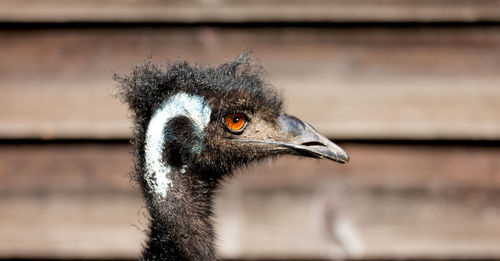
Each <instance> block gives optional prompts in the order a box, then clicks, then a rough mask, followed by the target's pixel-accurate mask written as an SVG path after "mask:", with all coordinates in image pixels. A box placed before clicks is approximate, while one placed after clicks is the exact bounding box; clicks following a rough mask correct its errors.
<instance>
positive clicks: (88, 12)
mask: <svg viewBox="0 0 500 261" xmlns="http://www.w3.org/2000/svg"><path fill="white" fill-rule="evenodd" d="M499 3H500V2H499V1H496V0H455V1H449V0H434V1H430V0H425V1H422V0H403V1H401V0H350V1H346V0H333V1H327V0H315V1H304V0H294V1H283V0H273V1H264V0H258V1H251V2H249V1H243V0H230V1H224V0H211V1H201V0H200V1H195V0H189V1H157V0H141V1H120V0H105V1H92V0H83V1H82V0H80V1H76V0H50V1H43V2H41V1H36V0H3V1H1V2H0V21H2V22H174V23H200V22H223V23H241V22H474V21H499V19H500V4H499Z"/></svg>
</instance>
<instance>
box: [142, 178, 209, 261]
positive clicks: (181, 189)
mask: <svg viewBox="0 0 500 261" xmlns="http://www.w3.org/2000/svg"><path fill="white" fill-rule="evenodd" d="M203 176H204V175H202V174H195V173H180V172H179V171H177V172H175V171H174V172H172V173H171V177H172V184H171V186H170V188H169V190H168V191H167V193H166V195H165V196H162V195H159V194H157V193H155V191H154V190H151V189H147V188H146V191H145V195H146V200H147V207H148V211H149V214H150V216H151V223H150V235H149V239H148V242H147V243H146V246H145V249H144V250H143V256H142V259H143V260H200V261H201V260H205V261H213V260H217V259H216V257H215V250H214V242H213V241H214V232H213V227H212V222H211V216H212V198H213V194H214V190H215V187H216V183H215V182H213V181H211V179H205V178H203Z"/></svg>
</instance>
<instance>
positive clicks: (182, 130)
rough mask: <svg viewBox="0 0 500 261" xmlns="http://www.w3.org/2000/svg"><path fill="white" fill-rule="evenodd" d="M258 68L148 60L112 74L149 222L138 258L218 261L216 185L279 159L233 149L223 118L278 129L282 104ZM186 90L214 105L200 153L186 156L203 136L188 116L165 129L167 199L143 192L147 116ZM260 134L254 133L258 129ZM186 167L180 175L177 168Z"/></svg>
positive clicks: (238, 62)
mask: <svg viewBox="0 0 500 261" xmlns="http://www.w3.org/2000/svg"><path fill="white" fill-rule="evenodd" d="M262 72H263V70H262V68H261V66H259V65H257V64H256V63H255V62H254V61H253V60H252V59H251V57H250V56H249V55H247V54H244V55H241V56H239V57H237V58H236V59H234V60H233V61H230V62H227V63H223V64H221V65H220V66H218V67H215V68H213V67H201V66H192V65H189V64H188V63H186V62H176V63H173V64H170V65H167V66H165V67H160V66H157V65H154V64H152V63H151V62H146V63H145V64H143V65H140V66H137V67H136V68H135V69H134V70H133V72H132V74H131V75H130V76H116V77H115V79H116V80H117V81H118V82H119V83H120V85H121V87H120V90H121V97H122V98H123V100H124V101H125V102H126V103H127V104H128V105H129V106H130V109H131V111H132V112H133V118H134V124H135V127H134V131H133V132H134V138H133V140H132V143H133V145H134V148H135V153H134V154H135V160H136V161H135V173H134V178H135V180H136V181H137V182H138V183H139V184H140V186H141V189H142V193H143V196H144V198H145V200H146V205H147V209H148V211H149V214H150V217H151V221H150V228H149V235H148V236H149V237H148V240H147V242H146V243H145V248H144V250H143V252H142V256H141V259H142V260H204V261H210V260H216V257H215V252H214V246H213V244H214V243H213V242H214V232H213V228H212V223H211V220H210V218H211V216H212V198H213V193H214V190H215V189H216V188H217V185H218V182H219V181H220V180H221V178H223V177H224V176H225V175H227V174H229V173H230V172H231V171H232V170H233V169H234V168H237V167H239V166H241V165H243V164H246V163H249V162H251V161H254V160H256V159H260V158H264V157H268V156H270V155H276V154H278V153H277V152H273V151H271V150H268V149H266V148H265V147H263V146H258V147H255V146H252V145H249V144H242V143H236V142H234V141H233V139H234V138H235V137H236V134H234V133H231V132H229V131H227V129H226V128H225V126H224V121H223V118H224V116H225V115H227V114H229V113H236V112H238V113H239V112H243V113H245V114H246V115H250V117H249V119H248V120H249V123H251V122H252V121H254V122H255V123H258V122H264V123H265V124H267V125H268V126H278V120H277V116H279V115H280V114H282V99H281V97H280V95H279V94H278V93H277V92H276V90H275V89H273V88H272V87H270V86H268V85H267V84H266V82H265V81H264V80H263V78H262ZM181 91H182V92H186V93H188V94H194V95H199V96H202V97H203V98H204V99H205V101H206V102H207V103H208V104H209V105H210V107H211V118H210V122H209V124H208V126H207V127H206V128H205V130H204V132H205V133H204V135H203V140H202V142H203V144H204V147H203V151H202V152H201V153H199V154H196V153H192V151H191V150H190V148H191V147H193V146H194V144H195V143H196V142H198V141H199V139H200V136H199V135H196V134H195V133H194V126H193V123H192V122H191V120H190V119H189V118H187V117H185V116H180V117H176V118H174V119H172V120H171V121H170V122H169V123H168V124H167V126H166V128H165V130H164V131H165V135H166V141H165V142H166V146H165V148H167V149H165V151H164V161H165V162H166V163H167V164H169V165H170V166H171V167H172V169H173V172H172V174H171V175H172V177H171V179H172V184H173V185H172V187H171V188H170V190H169V191H168V193H167V196H166V197H165V198H160V197H158V195H155V194H154V193H153V192H152V191H150V189H149V188H148V184H147V182H146V180H145V178H144V174H145V171H146V170H145V155H144V154H145V152H144V145H145V134H146V130H147V126H148V123H149V121H150V119H151V117H152V114H153V113H154V112H155V111H156V110H157V109H158V108H159V106H160V105H161V104H162V103H163V102H164V101H165V100H167V99H168V98H169V97H171V96H172V95H174V94H176V93H179V92H181ZM257 132H258V130H257ZM183 165H186V170H185V173H181V171H180V169H181V168H182V166H183Z"/></svg>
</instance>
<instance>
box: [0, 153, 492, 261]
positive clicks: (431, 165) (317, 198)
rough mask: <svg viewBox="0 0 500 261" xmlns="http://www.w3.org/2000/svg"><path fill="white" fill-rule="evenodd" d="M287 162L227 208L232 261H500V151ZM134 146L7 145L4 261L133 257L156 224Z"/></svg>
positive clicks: (245, 185)
mask: <svg viewBox="0 0 500 261" xmlns="http://www.w3.org/2000/svg"><path fill="white" fill-rule="evenodd" d="M341 145H342V146H343V147H344V148H345V149H346V150H347V151H348V152H349V153H350V155H351V158H352V161H351V162H350V163H349V164H346V165H338V164H334V163H331V162H325V161H318V160H308V159H303V160H298V161H297V160H296V158H289V157H286V158H282V159H279V160H278V161H276V162H274V163H271V162H266V163H264V164H258V165H257V166H254V167H252V168H249V169H247V170H244V171H241V172H242V173H238V175H236V177H235V178H234V179H232V180H231V181H229V182H228V183H227V184H225V186H224V188H223V189H222V191H221V192H220V194H219V197H218V199H217V211H216V213H217V231H218V234H219V240H220V242H219V244H218V245H219V254H220V256H221V257H223V258H235V259H238V258H247V259H248V258H255V259H284V260H289V259H290V258H316V259H332V258H343V257H348V258H367V259H376V258H437V259H450V258H462V259H468V258H498V257H500V250H499V249H498V244H500V241H499V240H500V223H499V220H500V208H499V206H500V204H499V203H500V202H499V201H498V200H499V199H500V197H499V193H500V192H499V191H500V190H499V189H500V172H499V170H500V162H499V161H498V158H499V157H500V149H498V148H495V147H478V146H423V145H413V146H405V145H368V144H365V145H363V144H341ZM129 150H130V148H129V146H128V145H126V144H107V145H105V144H53V145H23V146H19V145H16V144H10V145H9V144H7V145H5V144H4V145H1V146H0V194H1V197H0V208H1V209H2V211H1V212H0V242H2V244H0V257H2V258H12V257H16V258H22V257H37V258H40V257H46V258H98V259H110V258H126V259H129V258H130V259H134V258H136V257H137V253H138V251H139V249H140V244H141V241H142V240H143V233H142V232H141V231H142V230H143V229H144V228H145V227H146V225H145V224H146V219H145V213H144V209H143V208H142V207H141V206H142V203H141V200H140V196H139V195H138V193H137V192H136V191H135V190H134V189H133V185H132V184H130V178H129V177H128V176H127V175H126V173H127V172H128V171H129V169H130V162H131V157H130V155H129Z"/></svg>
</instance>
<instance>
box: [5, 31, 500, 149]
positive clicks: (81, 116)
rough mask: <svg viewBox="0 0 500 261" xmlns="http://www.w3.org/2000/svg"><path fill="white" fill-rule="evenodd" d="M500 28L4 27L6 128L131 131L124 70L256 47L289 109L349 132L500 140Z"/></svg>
mask: <svg viewBox="0 0 500 261" xmlns="http://www.w3.org/2000/svg"><path fill="white" fill-rule="evenodd" d="M499 46H500V28H499V27H496V26H491V27H473V26H469V27H388V28H386V27H344V28H343V27H321V28H313V27H244V28H237V27H235V28H231V27H153V28H149V27H138V28H137V27H136V28H87V29H86V28H81V29H40V30H4V31H0V57H2V60H1V61H0V76H1V77H0V89H1V92H2V95H0V122H1V124H0V138H4V139H5V138H7V139H10V138H16V139H23V138H35V139H39V138H44V139H53V138H69V139H78V138H91V139H94V138H98V139H99V138H103V139H105V138H119V139H122V138H127V137H128V135H129V126H130V120H129V119H128V118H127V111H126V108H125V106H123V105H122V104H120V102H119V101H118V99H116V98H115V97H113V93H115V92H116V90H115V87H116V84H115V83H114V82H113V81H112V76H113V73H114V72H118V73H128V72H129V71H130V68H131V66H132V64H134V63H138V62H142V61H144V59H146V57H148V56H151V55H152V56H153V61H154V62H157V63H166V62H167V61H173V60H176V59H186V60H188V61H191V62H198V63H201V64H207V63H211V64H218V63H220V62H222V61H223V60H224V58H230V57H234V56H236V55H238V54H239V53H241V52H242V50H252V51H253V52H254V55H255V56H256V57H258V58H259V60H260V61H261V62H262V64H263V65H264V66H265V68H266V69H267V71H268V76H269V79H270V82H271V83H273V84H274V85H275V86H277V87H278V88H280V89H283V90H284V92H285V95H286V97H287V98H286V103H287V105H288V111H289V112H290V113H291V114H295V115H297V116H299V117H300V118H302V119H304V120H306V121H308V122H310V123H311V124H312V125H314V126H315V127H317V128H318V129H319V130H320V131H321V132H322V133H325V134H326V135H328V136H329V137H332V138H343V139H473V140H498V139H500V121H498V119H499V118H500V88H498V86H500V74H499V73H498V68H499V62H498V61H500V52H499V49H500V47H499Z"/></svg>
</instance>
